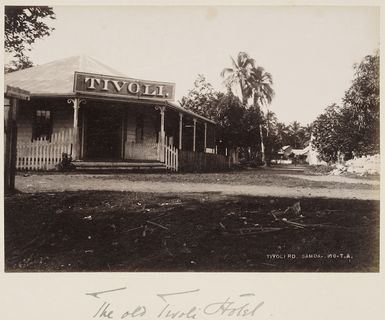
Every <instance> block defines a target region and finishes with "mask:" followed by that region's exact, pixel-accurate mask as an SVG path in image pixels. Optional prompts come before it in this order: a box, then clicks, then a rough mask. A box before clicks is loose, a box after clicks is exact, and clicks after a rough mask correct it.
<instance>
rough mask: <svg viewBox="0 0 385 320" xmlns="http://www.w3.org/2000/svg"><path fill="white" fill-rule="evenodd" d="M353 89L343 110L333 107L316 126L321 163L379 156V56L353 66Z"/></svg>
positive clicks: (376, 55) (316, 141)
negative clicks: (362, 156) (342, 157)
mask: <svg viewBox="0 0 385 320" xmlns="http://www.w3.org/2000/svg"><path fill="white" fill-rule="evenodd" d="M354 70H355V73H354V79H353V81H352V85H351V86H350V88H349V89H348V90H347V91H346V92H345V96H344V98H343V105H342V107H337V106H336V105H332V106H330V107H328V108H327V109H326V112H325V113H324V114H321V115H320V116H319V117H318V118H317V120H316V121H315V122H314V123H313V135H314V141H313V143H314V145H315V146H316V147H317V149H318V150H319V152H320V155H321V158H322V160H325V161H329V162H330V161H336V160H337V158H338V153H342V154H344V155H345V159H349V158H351V157H352V156H354V155H357V156H361V155H367V154H374V153H378V152H379V127H380V101H379V99H380V98H379V90H380V89H379V55H378V53H376V54H375V55H373V56H366V57H365V58H364V59H363V60H362V62H361V63H360V64H358V65H355V66H354Z"/></svg>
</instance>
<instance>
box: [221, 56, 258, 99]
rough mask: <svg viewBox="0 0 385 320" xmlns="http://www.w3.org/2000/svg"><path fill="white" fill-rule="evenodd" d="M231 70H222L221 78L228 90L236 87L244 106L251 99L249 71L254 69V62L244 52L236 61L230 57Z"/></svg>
mask: <svg viewBox="0 0 385 320" xmlns="http://www.w3.org/2000/svg"><path fill="white" fill-rule="evenodd" d="M230 59H231V62H232V64H233V67H232V68H224V69H223V70H222V72H221V77H222V78H225V80H224V83H225V85H226V87H228V88H234V87H238V88H239V89H240V92H241V98H242V103H243V104H246V103H247V100H248V99H249V98H250V97H251V91H250V83H249V79H250V76H251V74H250V73H251V70H252V69H253V68H255V61H254V59H252V58H251V57H250V56H249V55H248V54H247V53H246V52H239V53H238V57H237V61H235V60H234V59H233V57H230Z"/></svg>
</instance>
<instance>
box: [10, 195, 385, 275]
mask: <svg viewBox="0 0 385 320" xmlns="http://www.w3.org/2000/svg"><path fill="white" fill-rule="evenodd" d="M5 270H6V271H7V272H37V271H41V272H42V271H44V272H57V271H67V272H72V271H233V272H234V271H248V272H264V271H269V272H276V271H288V272H289V271H300V272H303V271H307V272H316V271H324V272H330V271H334V272H342V271H344V272H356V271H360V272H378V270H379V202H378V201H362V200H340V199H321V198H307V199H293V198H274V197H263V198H262V197H248V196H223V195H220V194H216V193H210V194H207V193H205V194H200V193H199V194H183V195H178V194H169V195H164V194H152V193H132V192H104V191H100V192H99V191H98V192H95V191H82V192H54V193H35V194H23V193H19V194H14V195H12V196H7V197H5Z"/></svg>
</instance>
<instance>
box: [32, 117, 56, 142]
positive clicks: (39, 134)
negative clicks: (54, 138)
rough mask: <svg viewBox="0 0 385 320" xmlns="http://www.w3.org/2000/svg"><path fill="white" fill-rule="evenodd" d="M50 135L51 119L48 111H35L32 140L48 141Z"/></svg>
mask: <svg viewBox="0 0 385 320" xmlns="http://www.w3.org/2000/svg"><path fill="white" fill-rule="evenodd" d="M51 133H52V118H51V111H50V110H36V112H35V124H34V130H33V140H36V139H39V138H45V139H50V138H51Z"/></svg>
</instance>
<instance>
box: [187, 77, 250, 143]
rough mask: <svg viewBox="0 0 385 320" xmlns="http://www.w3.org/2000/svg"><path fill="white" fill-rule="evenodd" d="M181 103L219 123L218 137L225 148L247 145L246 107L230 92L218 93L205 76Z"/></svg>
mask: <svg viewBox="0 0 385 320" xmlns="http://www.w3.org/2000/svg"><path fill="white" fill-rule="evenodd" d="M180 103H181V105H182V106H183V107H184V108H186V109H188V110H191V111H194V112H196V113H198V114H200V115H202V116H204V117H207V118H210V119H212V120H214V121H215V122H216V123H217V136H218V137H220V140H221V145H222V146H223V147H227V148H234V147H238V146H240V145H241V144H244V143H245V140H246V136H247V128H245V127H244V125H243V121H244V115H245V107H244V106H243V104H242V102H241V101H240V100H239V98H238V97H236V96H235V95H234V94H233V93H232V92H231V91H230V90H228V92H227V93H222V92H219V91H216V90H215V89H214V88H213V87H212V85H211V84H210V83H208V82H207V81H206V79H205V77H204V76H203V75H198V77H197V79H196V80H195V81H194V88H193V89H192V90H190V91H189V92H188V94H187V96H185V97H183V98H182V99H181V101H180Z"/></svg>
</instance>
